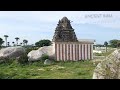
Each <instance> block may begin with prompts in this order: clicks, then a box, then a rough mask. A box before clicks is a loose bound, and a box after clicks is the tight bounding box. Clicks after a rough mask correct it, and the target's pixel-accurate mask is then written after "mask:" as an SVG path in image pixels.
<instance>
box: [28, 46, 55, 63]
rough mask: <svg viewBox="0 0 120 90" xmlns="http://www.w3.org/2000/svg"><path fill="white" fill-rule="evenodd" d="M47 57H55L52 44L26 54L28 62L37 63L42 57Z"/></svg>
mask: <svg viewBox="0 0 120 90" xmlns="http://www.w3.org/2000/svg"><path fill="white" fill-rule="evenodd" d="M44 54H46V55H48V56H49V58H51V59H54V57H55V46H54V44H53V45H51V46H44V47H41V48H39V49H38V50H32V51H31V52H29V53H28V55H27V56H28V61H38V60H40V59H41V57H42V55H44Z"/></svg>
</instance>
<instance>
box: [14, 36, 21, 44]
mask: <svg viewBox="0 0 120 90" xmlns="http://www.w3.org/2000/svg"><path fill="white" fill-rule="evenodd" d="M15 39H16V45H18V40H19V39H20V38H18V37H16V38H15Z"/></svg>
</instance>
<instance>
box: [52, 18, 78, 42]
mask: <svg viewBox="0 0 120 90" xmlns="http://www.w3.org/2000/svg"><path fill="white" fill-rule="evenodd" d="M52 41H53V42H76V41H78V40H77V37H76V34H75V32H74V29H73V28H72V26H71V22H70V20H68V18H67V17H63V18H62V19H61V20H59V22H58V24H57V27H56V30H55V34H54V36H53V40H52Z"/></svg>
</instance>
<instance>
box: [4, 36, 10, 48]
mask: <svg viewBox="0 0 120 90" xmlns="http://www.w3.org/2000/svg"><path fill="white" fill-rule="evenodd" d="M4 37H5V42H6V47H7V44H8V43H7V38H8V37H9V36H8V35H4Z"/></svg>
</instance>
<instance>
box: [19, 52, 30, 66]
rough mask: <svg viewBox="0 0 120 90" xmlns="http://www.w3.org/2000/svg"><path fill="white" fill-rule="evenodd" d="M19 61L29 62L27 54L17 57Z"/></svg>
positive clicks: (20, 62)
mask: <svg viewBox="0 0 120 90" xmlns="http://www.w3.org/2000/svg"><path fill="white" fill-rule="evenodd" d="M17 62H18V63H19V64H25V63H27V62H28V57H27V54H24V55H22V56H20V57H18V58H17Z"/></svg>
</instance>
